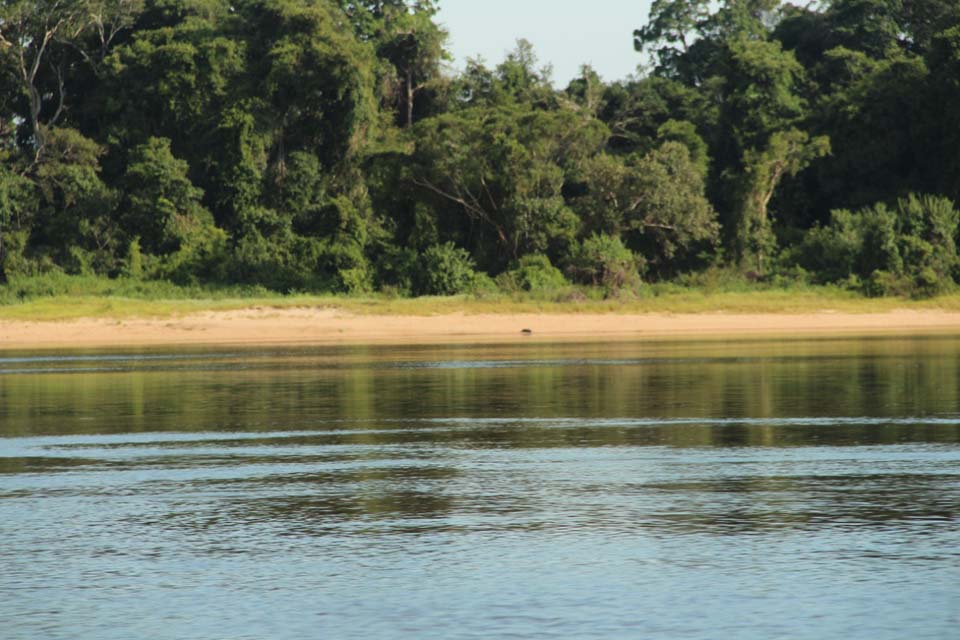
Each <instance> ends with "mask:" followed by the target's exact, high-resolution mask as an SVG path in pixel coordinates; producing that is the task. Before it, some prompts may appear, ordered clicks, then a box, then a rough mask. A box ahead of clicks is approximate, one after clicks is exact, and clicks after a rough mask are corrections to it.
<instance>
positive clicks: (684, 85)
mask: <svg viewBox="0 0 960 640" xmlns="http://www.w3.org/2000/svg"><path fill="white" fill-rule="evenodd" d="M436 10H437V7H436V2H435V1H434V0H350V1H348V0H240V1H239V2H231V3H227V2H224V1H223V0H33V1H26V0H0V284H2V283H3V282H6V281H7V278H8V276H17V277H21V276H30V275H34V276H36V275H40V274H47V273H60V272H63V273H68V274H85V275H106V276H111V277H115V276H124V277H126V278H128V279H130V280H132V281H138V280H145V281H146V280H164V281H170V282H174V283H178V284H181V285H188V286H198V285H202V286H219V285H225V284H231V285H249V286H262V287H266V288H269V289H272V290H276V291H284V292H286V291H329V292H354V293H364V292H372V291H377V290H382V291H387V292H390V293H392V294H396V293H400V294H411V295H424V294H454V293H463V292H479V291H485V290H490V289H492V288H494V287H499V288H501V289H502V290H505V291H508V292H509V291H531V292H535V291H547V290H558V291H565V290H568V289H569V288H570V287H571V286H572V285H573V284H578V285H589V286H595V287H600V288H602V289H603V290H604V291H607V292H608V293H615V292H620V291H622V290H636V289H637V288H638V287H640V286H641V282H642V280H646V281H648V282H649V281H664V280H674V279H679V280H680V281H690V280H691V278H695V276H696V274H697V273H700V272H705V270H709V271H710V272H714V273H715V272H716V271H717V270H718V269H722V270H726V271H727V272H730V273H740V274H742V276H743V277H744V278H745V279H747V280H762V279H766V280H771V281H775V280H777V279H780V280H782V279H784V278H792V279H795V280H796V279H799V280H809V281H810V282H822V283H835V284H840V285H842V286H847V287H850V288H853V289H857V290H860V291H863V292H865V293H867V294H870V295H888V294H896V295H911V296H923V295H931V294H935V293H939V292H942V291H944V290H948V289H950V288H952V287H954V286H955V284H956V283H957V281H958V278H960V258H958V249H957V241H958V237H960V232H958V217H960V214H958V212H957V209H956V207H955V206H954V204H953V203H954V202H956V201H957V199H958V198H960V137H958V136H960V115H958V114H960V4H958V3H957V2H956V1H955V0H912V1H911V2H903V1H902V0H825V1H824V2H820V3H817V4H807V3H803V6H797V5H794V4H790V3H784V2H780V1H779V0H726V1H724V2H719V3H716V2H707V1H706V0H656V1H655V2H654V3H653V7H652V9H651V15H650V20H649V22H648V24H647V25H646V26H643V27H640V28H638V29H637V31H636V32H635V34H634V45H635V48H636V49H637V50H638V51H640V52H641V54H640V57H638V61H640V60H651V61H653V66H652V67H651V68H650V69H649V71H648V72H647V73H643V74H638V75H637V76H635V77H631V78H628V79H624V80H620V81H616V82H611V83H606V82H604V81H603V80H602V79H601V78H600V77H599V76H598V75H597V74H596V73H595V72H594V71H593V70H592V69H590V68H589V67H584V69H583V72H582V75H581V77H579V78H577V79H576V80H574V81H573V82H571V83H570V84H569V85H568V86H567V87H566V88H565V89H562V90H558V89H556V88H555V87H554V86H553V85H552V83H551V80H550V77H549V72H548V71H545V70H542V69H539V68H538V66H537V59H536V56H535V54H534V52H533V50H532V48H531V47H530V45H529V44H528V43H526V42H523V41H521V42H519V43H518V45H517V48H516V50H515V51H513V52H511V53H509V54H508V55H507V56H506V58H505V59H504V61H503V62H502V63H500V64H499V65H497V66H495V67H492V68H490V67H487V66H485V65H484V64H482V63H480V62H471V63H470V64H469V65H468V66H467V68H466V69H465V70H464V71H463V72H462V73H459V74H457V75H450V74H449V73H446V72H444V67H443V62H444V61H445V60H446V59H447V58H448V54H447V53H446V51H445V48H444V46H445V41H446V33H445V32H444V30H443V29H442V28H441V27H440V26H439V25H438V24H437V23H436V22H435V15H436ZM625 45H626V46H625V51H624V55H625V56H628V55H638V54H636V53H631V52H630V50H629V43H625ZM588 53H589V52H584V56H585V57H587V55H588Z"/></svg>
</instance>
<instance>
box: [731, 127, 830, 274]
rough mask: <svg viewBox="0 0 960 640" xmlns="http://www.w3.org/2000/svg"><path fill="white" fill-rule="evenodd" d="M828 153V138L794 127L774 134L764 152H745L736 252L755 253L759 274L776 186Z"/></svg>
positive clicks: (768, 239)
mask: <svg viewBox="0 0 960 640" xmlns="http://www.w3.org/2000/svg"><path fill="white" fill-rule="evenodd" d="M829 153H830V138H828V137H827V136H817V137H815V138H813V139H811V138H810V136H809V135H808V134H807V133H805V132H803V131H799V130H797V129H789V130H787V131H778V132H776V133H774V134H773V135H772V136H770V143H769V144H768V145H767V147H766V148H765V149H764V150H763V151H756V150H753V149H749V150H747V151H746V153H745V156H744V164H745V165H746V171H745V175H744V188H743V196H742V197H743V204H742V211H743V214H742V215H743V217H742V218H741V220H740V225H741V228H740V230H739V231H738V234H737V237H738V238H739V241H740V245H739V246H738V250H739V251H738V253H739V254H740V255H741V256H745V255H747V254H748V253H749V254H752V255H753V256H755V257H756V259H757V270H758V271H759V272H760V273H763V259H764V257H765V256H766V255H767V254H768V253H769V252H770V250H771V248H772V247H771V242H772V235H771V234H770V231H769V228H770V216H769V212H768V208H769V206H770V200H771V199H772V198H773V195H774V193H775V192H776V190H777V187H778V186H779V185H780V182H781V181H782V180H783V179H784V178H785V177H786V176H794V175H796V174H797V173H799V172H800V171H802V170H803V169H806V168H807V167H808V166H810V164H811V163H812V162H813V161H814V160H816V159H817V158H822V157H823V156H825V155H827V154H829Z"/></svg>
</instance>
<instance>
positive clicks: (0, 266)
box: [0, 231, 9, 285]
mask: <svg viewBox="0 0 960 640" xmlns="http://www.w3.org/2000/svg"><path fill="white" fill-rule="evenodd" d="M6 262H7V247H6V246H5V245H4V244H3V231H0V285H4V284H7V282H9V279H8V278H7V267H6Z"/></svg>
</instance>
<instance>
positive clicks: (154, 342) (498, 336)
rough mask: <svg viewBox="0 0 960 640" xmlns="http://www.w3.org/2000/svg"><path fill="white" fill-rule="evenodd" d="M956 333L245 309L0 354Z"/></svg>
mask: <svg viewBox="0 0 960 640" xmlns="http://www.w3.org/2000/svg"><path fill="white" fill-rule="evenodd" d="M950 331H957V332H960V312H952V311H938V310H901V311H891V312H886V313H873V314H853V313H840V312H831V311H821V312H813V313H803V314H739V313H699V314H657V313H650V314H586V313H585V314H477V315H471V314H461V313H457V314H449V315H434V316H387V315H357V314H352V313H349V312H345V311H339V310H335V309H329V308H327V309H320V308H297V309H268V308H253V309H245V310H239V311H220V312H204V313H199V314H195V315H189V316H183V317H178V318H164V319H149V318H144V319H129V320H110V319H99V318H98V319H80V320H71V321H63V322H27V321H8V320H7V321H0V349H5V350H12V349H44V348H51V349H53V348H61V349H62V348H95V347H124V346H162V345H171V346H173V345H205V344H206V345H238V344H251V345H255V344H318V345H319V344H367V343H370V344H409V343H435V344H443V343H469V342H476V343H497V342H513V341H521V340H527V341H530V340H536V341H553V340H583V341H594V340H600V341H610V340H633V339H646V338H650V339H653V338H669V337H691V338H694V337H696V338H701V337H712V336H716V337H723V336H738V337H759V336H771V337H772V336H779V335H782V336H798V335H816V334H845V335H850V334H865V335H870V334H895V333H920V332H929V333H943V332H950Z"/></svg>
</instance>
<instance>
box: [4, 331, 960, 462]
mask: <svg viewBox="0 0 960 640" xmlns="http://www.w3.org/2000/svg"><path fill="white" fill-rule="evenodd" d="M7 355H8V356H9V357H7V358H6V360H0V369H2V370H3V371H4V373H0V435H2V436H31V435H53V434H95V433H138V432H207V431H224V432H230V431H253V432H257V431H264V432H266V431H299V430H304V431H311V430H325V431H327V430H330V429H331V428H332V427H336V429H337V433H334V434H330V435H326V436H323V438H324V442H325V443H328V444H331V443H344V444H365V443H366V444H377V443H413V442H418V441H422V442H431V441H441V442H443V441H456V442H460V441H462V442H464V443H465V444H466V445H477V446H503V447H524V446H530V447H541V446H580V445H590V446H602V445H611V446H613V445H626V444H629V445H647V444H649V445H654V444H665V445H670V446H677V447H699V446H713V445H722V446H790V445H803V444H851V443H894V442H902V441H929V442H956V441H958V439H960V427H958V425H956V424H938V423H930V422H929V421H918V422H909V421H906V422H903V423H889V424H887V423H868V424H862V423H857V424H831V425H830V426H829V427H824V428H814V427H815V426H816V425H813V426H810V425H806V426H803V425H796V424H782V423H779V422H777V420H779V419H783V418H798V417H801V418H816V417H861V416H865V417H871V416H875V417H883V418H898V417H910V418H921V417H927V416H954V415H956V414H957V413H958V410H960V409H958V407H960V339H958V338H954V337H913V338H873V339H818V340H812V339H811V340H796V341H754V342H750V341H727V342H719V341H717V342H685V343H682V342H677V343H670V342H645V343H615V344H588V345H574V344H555V345H537V344H527V345H522V346H499V347H498V346H474V347H471V346H451V347H406V348H388V347H378V348H372V347H370V348H308V349H289V350H273V351H263V350H247V351H234V352H224V351H219V352H217V351H210V352H204V351H194V352H183V351H181V352H172V351H145V352H142V353H139V354H130V353H129V352H127V353H122V354H117V353H114V354H105V353H103V352H99V353H83V354H81V353H71V354H67V355H69V356H71V357H73V358H78V357H79V359H71V360H58V359H56V358H53V359H45V360H42V361H31V360H29V358H25V357H24V356H25V354H7ZM104 355H109V356H110V358H109V359H106V360H100V359H97V358H98V357H101V356H104ZM171 356H175V357H171ZM450 418H470V419H480V418H488V419H496V420H500V421H502V422H491V423H477V424H472V425H471V426H470V428H469V429H462V430H457V429H445V430H439V431H429V430H424V429H422V428H416V429H414V428H411V425H412V424H418V425H419V426H420V427H422V426H423V425H422V424H420V423H419V422H418V421H423V420H430V419H450ZM530 418H536V419H560V418H590V419H594V420H595V419H618V418H662V419H677V418H682V419H689V420H690V422H684V423H681V424H676V423H674V424H670V423H667V424H652V425H648V426H646V427H645V428H642V429H641V428H636V425H633V426H631V425H627V426H626V427H618V426H616V425H610V424H601V425H591V424H590V423H585V424H583V425H577V424H571V425H565V426H563V428H556V425H544V424H539V423H536V422H534V423H526V422H521V420H523V419H530ZM737 418H751V419H754V420H755V421H754V422H751V423H749V424H738V423H731V422H726V423H722V424H715V423H711V421H715V420H718V419H725V420H729V419H737ZM698 420H702V421H703V422H702V423H698V422H697V421H698ZM764 420H769V422H768V423H765V422H764Z"/></svg>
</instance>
